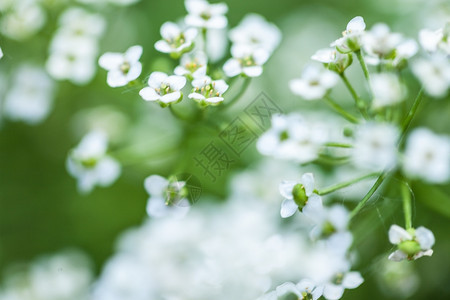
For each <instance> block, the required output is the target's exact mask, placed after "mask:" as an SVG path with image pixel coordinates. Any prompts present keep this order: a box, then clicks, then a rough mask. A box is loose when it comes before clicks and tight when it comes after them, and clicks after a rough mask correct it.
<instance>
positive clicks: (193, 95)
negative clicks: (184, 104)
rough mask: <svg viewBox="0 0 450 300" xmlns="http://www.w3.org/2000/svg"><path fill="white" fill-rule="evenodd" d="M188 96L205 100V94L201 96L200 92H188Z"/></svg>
mask: <svg viewBox="0 0 450 300" xmlns="http://www.w3.org/2000/svg"><path fill="white" fill-rule="evenodd" d="M188 98H190V99H194V100H205V99H206V98H205V96H203V95H202V94H199V93H190V94H189V95H188Z"/></svg>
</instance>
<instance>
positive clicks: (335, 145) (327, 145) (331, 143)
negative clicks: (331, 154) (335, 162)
mask: <svg viewBox="0 0 450 300" xmlns="http://www.w3.org/2000/svg"><path fill="white" fill-rule="evenodd" d="M325 146H326V147H336V148H353V145H350V144H343V143H334V142H330V143H326V144H325Z"/></svg>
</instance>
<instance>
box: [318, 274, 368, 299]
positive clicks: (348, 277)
mask: <svg viewBox="0 0 450 300" xmlns="http://www.w3.org/2000/svg"><path fill="white" fill-rule="evenodd" d="M363 282H364V279H363V278H362V276H361V274H360V273H359V272H343V273H338V274H336V276H335V277H334V278H333V279H332V281H331V282H330V283H326V284H325V285H324V287H323V296H324V297H325V298H326V299H328V300H337V299H341V298H342V295H343V294H344V290H345V289H356V288H357V287H359V286H360V285H361V284H362V283H363Z"/></svg>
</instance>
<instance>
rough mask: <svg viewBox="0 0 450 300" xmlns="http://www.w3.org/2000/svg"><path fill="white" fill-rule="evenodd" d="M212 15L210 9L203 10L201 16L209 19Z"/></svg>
mask: <svg viewBox="0 0 450 300" xmlns="http://www.w3.org/2000/svg"><path fill="white" fill-rule="evenodd" d="M211 17H212V15H211V13H210V12H209V11H203V12H202V13H201V14H200V18H202V19H203V20H205V21H208V20H209V19H211Z"/></svg>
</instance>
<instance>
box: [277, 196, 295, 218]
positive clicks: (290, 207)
mask: <svg viewBox="0 0 450 300" xmlns="http://www.w3.org/2000/svg"><path fill="white" fill-rule="evenodd" d="M297 210H298V206H297V204H295V202H294V200H290V199H284V200H283V202H282V203H281V209H280V215H281V217H282V218H288V217H290V216H292V215H293V214H294V213H295V212H296V211H297Z"/></svg>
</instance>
